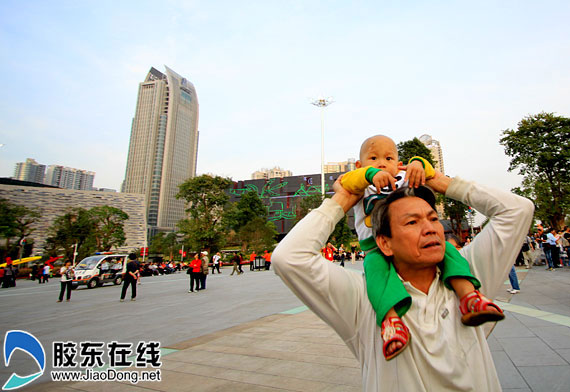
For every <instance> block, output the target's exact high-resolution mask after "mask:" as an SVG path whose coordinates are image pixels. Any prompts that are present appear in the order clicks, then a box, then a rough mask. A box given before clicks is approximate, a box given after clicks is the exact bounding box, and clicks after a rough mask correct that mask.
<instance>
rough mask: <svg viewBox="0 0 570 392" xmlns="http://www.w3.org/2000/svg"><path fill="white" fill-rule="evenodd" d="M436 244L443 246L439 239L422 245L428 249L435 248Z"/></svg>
mask: <svg viewBox="0 0 570 392" xmlns="http://www.w3.org/2000/svg"><path fill="white" fill-rule="evenodd" d="M436 246H441V244H440V243H439V241H430V242H428V243H427V244H425V245H424V246H422V248H423V249H428V248H433V247H436Z"/></svg>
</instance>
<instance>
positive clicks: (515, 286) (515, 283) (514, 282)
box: [507, 264, 521, 294]
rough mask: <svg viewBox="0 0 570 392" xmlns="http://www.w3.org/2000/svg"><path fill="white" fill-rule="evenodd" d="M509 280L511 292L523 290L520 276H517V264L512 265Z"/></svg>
mask: <svg viewBox="0 0 570 392" xmlns="http://www.w3.org/2000/svg"><path fill="white" fill-rule="evenodd" d="M509 281H510V282H511V288H510V289H509V290H507V291H508V292H509V293H511V294H518V293H520V292H521V288H520V286H519V278H518V277H517V271H516V270H515V266H514V264H513V266H512V267H511V272H509Z"/></svg>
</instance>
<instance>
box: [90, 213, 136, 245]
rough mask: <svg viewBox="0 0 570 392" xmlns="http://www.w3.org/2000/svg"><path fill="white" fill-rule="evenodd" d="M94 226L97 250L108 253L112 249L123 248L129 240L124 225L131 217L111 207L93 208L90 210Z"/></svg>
mask: <svg viewBox="0 0 570 392" xmlns="http://www.w3.org/2000/svg"><path fill="white" fill-rule="evenodd" d="M89 215H90V217H91V222H92V224H93V235H94V237H95V242H96V244H97V250H98V251H100V252H106V251H109V250H111V248H112V247H117V248H118V247H120V246H123V245H124V244H125V242H126V240H127V237H126V235H125V228H124V224H125V221H126V220H128V219H129V215H128V214H127V213H126V212H124V211H123V210H121V209H119V208H116V207H111V206H99V207H93V208H91V209H90V210H89Z"/></svg>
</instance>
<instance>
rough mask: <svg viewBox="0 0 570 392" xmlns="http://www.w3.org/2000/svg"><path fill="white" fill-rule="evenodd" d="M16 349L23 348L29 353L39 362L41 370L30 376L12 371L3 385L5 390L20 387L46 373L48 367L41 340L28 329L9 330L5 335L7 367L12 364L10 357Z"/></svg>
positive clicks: (5, 360) (5, 361)
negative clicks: (21, 375) (19, 374)
mask: <svg viewBox="0 0 570 392" xmlns="http://www.w3.org/2000/svg"><path fill="white" fill-rule="evenodd" d="M16 350H22V351H23V352H25V353H28V354H29V355H30V356H31V357H32V358H33V359H34V361H36V363H37V364H38V367H39V368H40V371H39V372H38V373H34V374H31V375H29V376H25V377H20V376H18V375H17V374H16V373H12V375H11V376H10V378H9V379H8V381H6V384H4V386H3V387H2V390H3V391H10V390H13V389H18V388H20V387H23V386H24V385H27V384H29V383H31V382H32V381H34V380H35V379H36V378H38V377H40V376H41V375H42V374H44V370H45V368H46V353H45V351H44V348H43V346H42V344H41V343H40V341H39V340H38V339H36V337H35V336H34V335H32V334H30V333H28V332H26V331H8V332H6V336H5V337H4V363H5V365H6V367H8V365H9V364H10V358H11V357H12V354H13V353H14V352H15V351H16Z"/></svg>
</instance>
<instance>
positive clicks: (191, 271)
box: [186, 253, 202, 293]
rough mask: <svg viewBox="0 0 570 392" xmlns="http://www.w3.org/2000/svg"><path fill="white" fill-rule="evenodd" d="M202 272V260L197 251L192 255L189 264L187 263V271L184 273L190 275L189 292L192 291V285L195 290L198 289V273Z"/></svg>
mask: <svg viewBox="0 0 570 392" xmlns="http://www.w3.org/2000/svg"><path fill="white" fill-rule="evenodd" d="M201 272H202V260H200V259H199V258H198V253H196V254H195V255H194V258H193V259H192V261H190V265H188V271H186V273H187V274H188V275H190V290H188V292H189V293H193V292H194V286H195V287H196V292H198V291H200V275H201Z"/></svg>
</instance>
